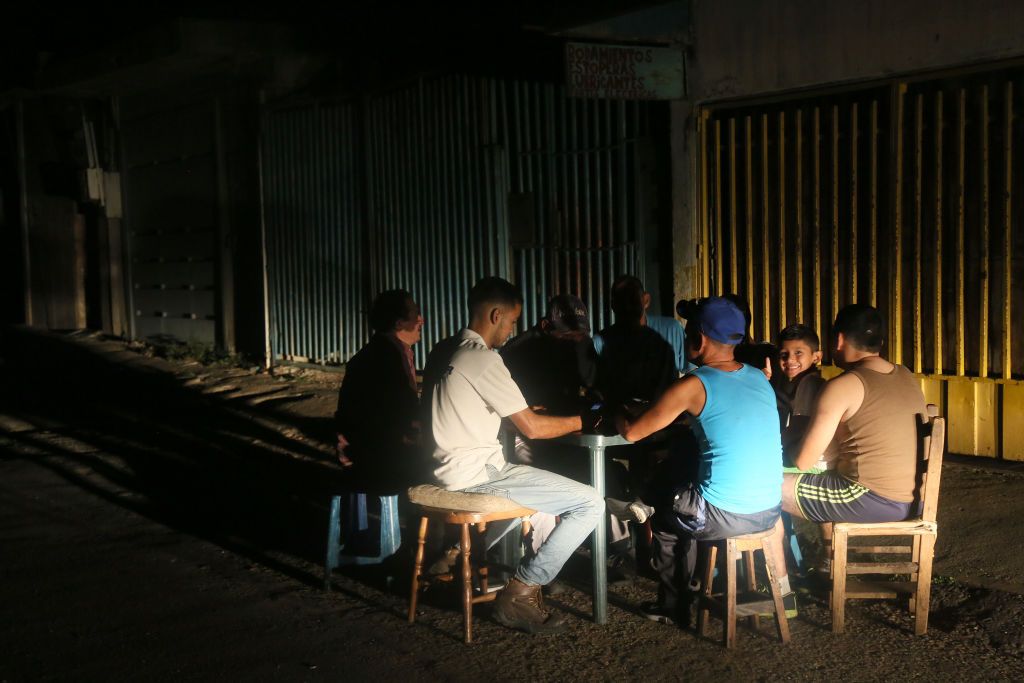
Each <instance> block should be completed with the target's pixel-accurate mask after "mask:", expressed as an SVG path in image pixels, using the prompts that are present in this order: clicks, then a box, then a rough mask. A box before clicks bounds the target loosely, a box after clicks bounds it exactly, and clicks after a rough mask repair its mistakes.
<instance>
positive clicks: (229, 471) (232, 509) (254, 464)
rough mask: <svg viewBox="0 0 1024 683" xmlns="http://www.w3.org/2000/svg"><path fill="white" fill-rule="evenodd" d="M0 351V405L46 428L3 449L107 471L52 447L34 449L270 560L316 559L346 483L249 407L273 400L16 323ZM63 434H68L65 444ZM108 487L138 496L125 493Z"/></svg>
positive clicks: (314, 423) (314, 424) (178, 522)
mask: <svg viewBox="0 0 1024 683" xmlns="http://www.w3.org/2000/svg"><path fill="white" fill-rule="evenodd" d="M0 357H2V359H3V360H4V363H3V366H2V367H3V373H2V377H0V411H2V412H4V413H6V414H8V415H12V416H15V417H17V418H19V419H21V420H24V421H25V422H28V423H30V424H32V425H35V426H37V427H39V428H40V429H41V430H45V432H43V431H31V430H30V431H26V432H21V433H15V434H10V435H8V437H9V438H11V439H12V440H14V442H15V443H17V444H18V445H19V446H21V447H20V448H16V449H5V450H6V451H7V452H6V453H5V457H24V456H19V455H18V454H19V453H21V452H23V451H24V449H25V448H35V449H37V451H39V453H41V454H43V455H45V456H65V457H66V458H67V461H66V463H78V464H80V465H83V466H86V467H88V468H89V469H90V470H91V471H92V472H93V473H95V475H97V476H98V477H100V478H102V479H103V480H105V482H106V483H105V484H104V485H102V486H97V485H96V484H95V483H94V482H93V481H92V479H91V478H88V477H83V476H81V475H79V474H76V473H75V471H74V470H73V468H71V467H68V466H67V464H66V463H65V464H62V463H61V460H60V459H59V458H52V457H51V458H47V457H42V458H41V459H40V460H41V463H42V464H45V465H46V466H48V467H50V468H51V469H54V470H55V471H58V472H59V473H60V474H61V475H62V476H64V477H65V478H66V479H68V480H69V481H74V482H75V483H77V484H78V485H80V486H82V487H84V488H89V489H90V490H93V491H94V492H95V493H97V494H99V495H103V496H104V497H106V498H108V499H109V500H111V501H112V502H115V503H118V504H120V505H123V506H126V507H130V508H131V509H133V510H135V511H137V512H140V513H142V514H145V515H146V516H148V517H150V518H152V519H154V520H157V521H159V522H161V523H162V524H165V525H167V526H170V527H172V528H174V529H177V530H180V531H184V532H187V533H189V534H192V535H194V536H197V537H201V538H204V539H207V540H210V541H213V542H215V543H217V544H219V545H221V546H222V547H225V548H228V549H231V550H232V551H236V552H240V553H241V554H244V555H246V556H248V557H250V558H252V559H253V560H254V561H258V562H260V563H262V564H264V565H266V566H268V567H271V568H274V569H277V570H285V569H286V566H285V565H287V564H289V563H288V562H287V561H285V562H283V563H282V561H280V559H277V558H280V557H281V556H285V557H292V558H297V559H300V560H304V561H306V562H309V563H313V564H315V565H318V564H320V563H322V561H323V552H324V545H323V544H324V539H325V537H326V528H327V510H328V507H327V506H328V502H329V499H330V496H332V495H334V494H336V493H337V492H339V491H340V490H343V489H344V487H345V483H344V480H343V477H342V474H341V472H340V470H338V469H337V468H335V467H334V466H333V464H331V463H329V462H327V461H326V459H325V457H324V455H323V452H322V451H320V450H317V449H316V448H313V447H311V446H307V445H304V444H302V443H300V442H297V441H295V440H293V439H290V438H288V437H287V436H285V435H283V434H281V433H280V432H279V431H276V430H274V429H272V428H270V427H267V426H265V425H263V424H260V422H259V421H258V420H255V419H253V418H254V417H256V418H258V417H267V418H274V419H278V420H283V419H285V418H283V417H282V416H281V415H280V414H279V413H278V412H277V411H276V410H275V409H274V408H273V407H272V406H267V407H263V406H240V405H239V404H238V402H232V401H230V400H229V399H225V398H218V397H217V396H216V395H203V394H201V393H199V392H197V391H194V390H191V389H189V388H187V387H184V386H182V385H181V381H180V380H179V379H178V378H176V377H174V376H173V375H172V374H170V373H166V372H161V371H157V370H153V369H152V368H151V367H146V366H145V365H141V364H133V363H125V362H117V361H115V360H114V359H111V358H106V357H104V356H103V355H102V354H100V353H96V352H94V351H93V350H91V349H90V348H89V347H88V346H86V345H83V344H81V343H76V342H74V341H72V340H69V339H66V338H61V337H60V336H57V335H53V334H46V333H37V332H32V331H30V330H26V329H23V328H5V329H3V330H2V332H0ZM287 419H288V421H289V422H294V419H293V418H292V417H290V416H289V417H288V418H287ZM305 422H306V424H303V425H302V428H303V431H306V432H307V433H311V434H319V433H321V432H327V433H329V424H327V421H326V420H323V419H309V420H306V421H305ZM65 437H70V439H68V441H70V442H72V443H73V444H75V445H74V446H73V447H66V446H64V445H62V444H63V442H62V438H65ZM83 451H84V452H83ZM89 451H93V452H89ZM105 454H109V456H111V457H107V456H106V455H105ZM296 455H298V456H304V457H295V456H296ZM317 460H318V461H317ZM111 489H113V490H117V489H122V490H127V491H130V492H133V493H135V494H139V496H137V497H134V498H133V499H132V501H131V502H130V501H129V500H127V499H126V498H125V496H123V495H118V494H115V493H110V490H111ZM287 573H289V574H291V575H293V576H294V575H296V574H297V573H298V574H300V576H297V577H296V578H300V579H301V580H303V581H305V582H307V583H317V584H319V583H320V582H321V581H322V577H320V576H319V575H317V576H312V575H310V573H309V572H308V571H306V570H303V571H300V572H296V571H295V570H294V569H292V570H290V571H287ZM301 574H305V575H304V576H302V575H301Z"/></svg>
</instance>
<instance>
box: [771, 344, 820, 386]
mask: <svg viewBox="0 0 1024 683" xmlns="http://www.w3.org/2000/svg"><path fill="white" fill-rule="evenodd" d="M819 362H821V351H812V350H811V347H810V346H809V345H808V344H807V342H805V341H804V340H803V339H787V340H786V341H784V342H782V349H781V350H780V351H779V364H780V365H781V366H782V372H783V374H785V375H786V377H788V378H789V379H794V378H796V377H797V376H798V375H800V374H801V373H803V372H806V371H808V370H810V369H811V368H812V367H814V366H815V365H817V364H818V363H819Z"/></svg>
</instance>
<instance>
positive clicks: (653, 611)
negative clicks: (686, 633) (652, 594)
mask: <svg viewBox="0 0 1024 683" xmlns="http://www.w3.org/2000/svg"><path fill="white" fill-rule="evenodd" d="M640 614H642V615H644V618H646V619H650V620H651V621H654V622H657V623H659V624H666V625H668V626H675V625H676V622H677V619H678V611H677V610H676V608H675V607H665V606H663V605H659V604H658V603H656V602H645V603H644V604H642V605H640Z"/></svg>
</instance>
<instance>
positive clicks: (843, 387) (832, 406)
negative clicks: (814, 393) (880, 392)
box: [793, 375, 864, 470]
mask: <svg viewBox="0 0 1024 683" xmlns="http://www.w3.org/2000/svg"><path fill="white" fill-rule="evenodd" d="M863 400H864V385H863V384H861V382H860V380H859V379H857V378H856V377H854V376H853V375H840V376H839V377H836V378H835V379H833V380H831V381H830V382H828V383H827V384H826V385H825V386H824V388H823V389H822V390H821V394H820V395H819V396H818V405H817V406H816V407H815V409H814V416H813V417H812V418H811V426H810V427H808V429H807V434H806V435H805V436H804V441H803V443H802V444H801V445H800V451H799V453H798V454H797V456H796V460H795V461H794V462H793V464H794V465H795V466H796V467H797V468H798V469H801V470H806V469H810V468H811V467H814V464H815V463H816V462H818V460H819V459H820V458H821V454H822V453H824V452H825V449H826V448H828V445H829V443H831V441H832V438H833V437H834V436H835V435H836V429H837V428H838V427H839V423H840V422H842V420H843V419H844V418H845V417H847V415H848V413H851V412H853V411H852V410H851V408H853V407H854V406H856V407H858V408H859V407H860V404H861V403H862V402H863Z"/></svg>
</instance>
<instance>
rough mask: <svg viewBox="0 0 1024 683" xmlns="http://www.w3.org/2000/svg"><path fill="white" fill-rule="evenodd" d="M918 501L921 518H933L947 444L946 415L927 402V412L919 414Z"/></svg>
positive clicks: (932, 520) (937, 505) (928, 520)
mask: <svg viewBox="0 0 1024 683" xmlns="http://www.w3.org/2000/svg"><path fill="white" fill-rule="evenodd" d="M918 417H919V419H920V421H921V422H920V428H919V430H918V434H919V437H920V438H919V439H918V448H919V451H918V461H917V476H918V488H917V495H916V498H917V502H918V504H919V506H920V507H919V509H920V511H921V519H923V520H925V521H926V522H934V521H935V514H936V512H937V511H938V508H939V484H940V482H941V480H942V454H943V452H944V451H945V446H946V419H945V418H944V417H940V416H939V415H938V409H937V408H936V407H935V406H934V405H933V404H931V403H929V404H928V414H927V415H920V416H918Z"/></svg>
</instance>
